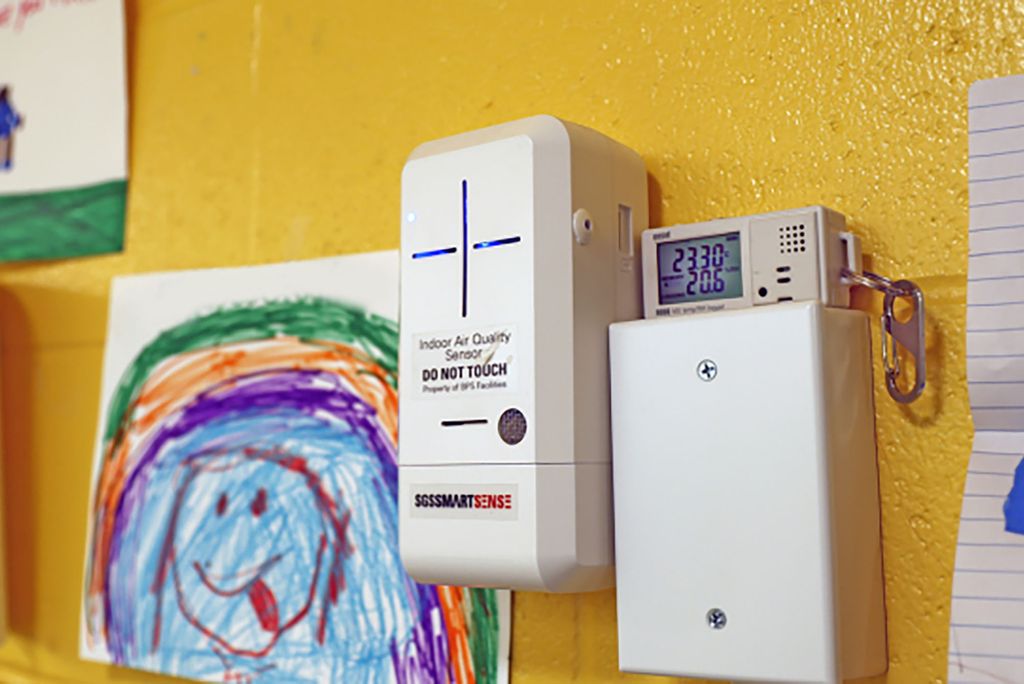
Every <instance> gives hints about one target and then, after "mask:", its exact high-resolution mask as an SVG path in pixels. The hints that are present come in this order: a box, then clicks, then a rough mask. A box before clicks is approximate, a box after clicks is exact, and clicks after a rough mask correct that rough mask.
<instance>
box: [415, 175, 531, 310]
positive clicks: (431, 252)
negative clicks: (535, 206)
mask: <svg viewBox="0 0 1024 684" xmlns="http://www.w3.org/2000/svg"><path fill="white" fill-rule="evenodd" d="M468 207H469V183H468V182H467V181H466V180H465V179H463V180H462V317H463V318H465V317H466V313H467V302H468V298H469V293H468V282H469V209H468ZM520 241H522V237H520V236H518V235H513V236H512V237H505V238H498V239H496V240H485V241H483V242H476V243H474V244H473V249H474V250H478V249H490V248H491V247H502V246H504V245H514V244H516V243H517V242H520ZM458 251H459V249H458V247H454V246H451V247H438V248H437V249H428V250H425V251H422V252H413V255H412V258H413V259H429V258H431V257H437V256H444V255H445V254H455V253H456V252H458Z"/></svg>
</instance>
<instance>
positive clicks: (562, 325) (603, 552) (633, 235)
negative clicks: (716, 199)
mask: <svg viewBox="0 0 1024 684" xmlns="http://www.w3.org/2000/svg"><path fill="white" fill-rule="evenodd" d="M646 227H647V178H646V172H645V169H644V165H643V162H642V161H641V159H640V157H639V156H638V155H637V154H636V153H635V152H633V151H632V150H630V149H628V148H627V147H625V146H623V145H621V144H619V143H617V142H615V141H613V140H611V139H609V138H607V137H605V136H603V135H601V134H599V133H596V132H595V131H592V130H590V129H587V128H583V127H581V126H577V125H574V124H571V123H567V122H563V121H560V120H559V119H556V118H554V117H550V116H536V117H531V118H527V119H522V120H520V121H514V122H511V123H506V124H502V125H498V126H494V127H491V128H485V129H482V130H478V131H473V132H470V133H464V134H461V135H456V136H453V137H450V138H445V139H442V140H437V141H434V142H430V143H426V144H424V145H422V146H420V147H418V148H417V149H416V150H415V151H414V152H413V153H412V155H411V156H410V158H409V160H408V162H407V163H406V165H405V169H404V170H403V173H402V248H401V258H402V265H401V333H400V334H401V351H400V360H399V364H400V370H399V377H400V381H399V397H400V405H401V415H400V420H399V464H400V466H399V513H400V533H399V536H400V541H401V551H402V560H403V562H404V564H405V566H406V568H407V570H408V571H409V573H410V574H411V575H412V576H413V577H414V578H416V579H417V580H419V581H421V582H430V583H445V584H460V585H469V586H491V587H510V588H515V589H531V590H543V591H584V590H590V589H599V588H603V587H607V586H610V585H611V584H612V583H613V581H614V570H613V565H614V553H613V546H612V508H611V436H610V425H609V414H610V409H609V393H608V383H609V379H608V346H607V344H608V343H607V328H608V325H609V324H610V323H612V322H614V321H621V320H628V319H632V318H636V317H637V316H639V315H640V312H641V304H640V269H639V264H638V263H637V259H636V257H637V253H636V252H637V246H638V240H637V235H638V233H639V231H641V230H643V229H644V228H646Z"/></svg>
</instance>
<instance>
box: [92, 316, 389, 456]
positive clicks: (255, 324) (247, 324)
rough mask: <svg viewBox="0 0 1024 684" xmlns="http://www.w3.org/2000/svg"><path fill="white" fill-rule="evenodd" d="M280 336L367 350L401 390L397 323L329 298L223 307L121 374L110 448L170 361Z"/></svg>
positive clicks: (176, 332) (159, 341)
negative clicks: (146, 386)
mask: <svg viewBox="0 0 1024 684" xmlns="http://www.w3.org/2000/svg"><path fill="white" fill-rule="evenodd" d="M278 335H288V336H292V337H297V338H299V339H300V340H303V341H315V340H329V341H332V342H340V343H343V344H348V345H351V346H353V347H355V348H357V349H360V350H361V351H363V352H364V353H365V354H366V355H367V356H368V357H369V358H370V359H371V360H372V361H373V362H374V363H376V364H377V365H379V366H380V367H381V368H383V369H384V370H386V371H387V372H388V382H389V383H390V384H391V385H392V386H393V387H397V377H398V324H397V323H395V322H394V321H391V320H389V319H387V318H384V317H383V316H378V315H376V314H372V313H369V312H367V311H365V310H364V309H361V308H359V307H357V306H354V305H351V304H346V303H343V302H340V301H336V300H332V299H327V298H324V297H300V298H296V299H290V300H274V301H268V302H259V303H243V304H236V305H231V306H227V307H223V308H220V309H217V310H216V311H213V312H211V313H209V314H205V315H203V316H198V317H196V318H192V319H190V320H188V321H185V322H184V323H180V324H179V325H176V326H174V327H173V328H170V329H168V330H165V331H163V332H162V333H160V335H158V336H157V337H156V338H155V339H154V340H153V341H152V342H150V343H149V344H148V345H146V346H145V347H144V348H143V349H142V351H140V352H139V354H138V355H137V356H136V357H135V359H134V360H133V361H132V363H131V364H130V365H129V366H128V368H127V369H126V370H125V372H124V373H123V374H122V375H121V380H120V381H119V382H118V385H117V388H116V389H115V391H114V394H113V397H112V398H111V401H110V412H109V414H108V415H107V422H106V426H105V428H104V433H103V440H104V442H105V443H109V442H110V440H112V439H114V438H115V437H116V435H117V433H118V429H119V428H120V426H121V425H123V422H124V421H125V420H130V419H131V416H128V415H126V414H127V412H128V411H129V409H130V407H131V406H132V405H133V404H134V400H135V399H136V397H137V396H138V394H139V392H140V391H141V390H142V385H143V384H144V383H145V382H146V380H148V378H149V376H150V374H151V373H152V371H153V369H154V368H156V366H158V365H159V364H160V363H161V362H163V361H164V360H165V359H167V358H170V357H172V356H174V355H176V354H181V353H183V352H189V351H195V350H198V349H205V348H208V347H213V346H218V345H225V344H235V343H238V342H246V341H253V340H265V339H268V338H273V337H275V336H278Z"/></svg>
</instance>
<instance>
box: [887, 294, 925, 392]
mask: <svg viewBox="0 0 1024 684" xmlns="http://www.w3.org/2000/svg"><path fill="white" fill-rule="evenodd" d="M900 297H906V298H908V299H910V300H912V301H913V303H914V311H913V313H911V314H910V318H909V319H907V320H906V321H900V320H899V319H897V318H896V315H895V313H894V312H893V307H894V305H895V303H896V299H898V298H900ZM924 315H925V314H924V293H923V292H921V288H919V287H918V286H917V285H915V284H914V283H913V282H911V281H909V280H897V281H895V282H892V283H891V287H889V288H887V289H886V290H885V299H884V300H883V302H882V319H881V327H882V366H883V367H884V368H885V387H886V389H888V390H889V396H891V397H892V398H893V399H895V400H896V401H898V402H899V403H901V404H909V403H910V402H912V401H914V400H915V399H917V398H918V397H919V396H921V393H922V392H924V385H925V343H924ZM897 344H898V345H900V346H902V347H903V348H904V349H906V350H907V353H909V354H910V355H911V356H912V357H913V358H914V386H913V387H912V388H911V389H910V391H909V392H904V391H903V390H902V389H900V386H899V384H898V383H897V380H898V379H899V377H900V375H901V373H902V367H901V365H900V360H899V350H898V349H897Z"/></svg>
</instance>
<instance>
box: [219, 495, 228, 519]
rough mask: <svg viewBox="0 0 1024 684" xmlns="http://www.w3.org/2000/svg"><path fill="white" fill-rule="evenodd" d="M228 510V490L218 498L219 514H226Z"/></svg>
mask: <svg viewBox="0 0 1024 684" xmlns="http://www.w3.org/2000/svg"><path fill="white" fill-rule="evenodd" d="M227 511H228V495H227V492H222V493H221V495H220V498H219V499H217V515H224V514H225V513H227Z"/></svg>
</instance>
